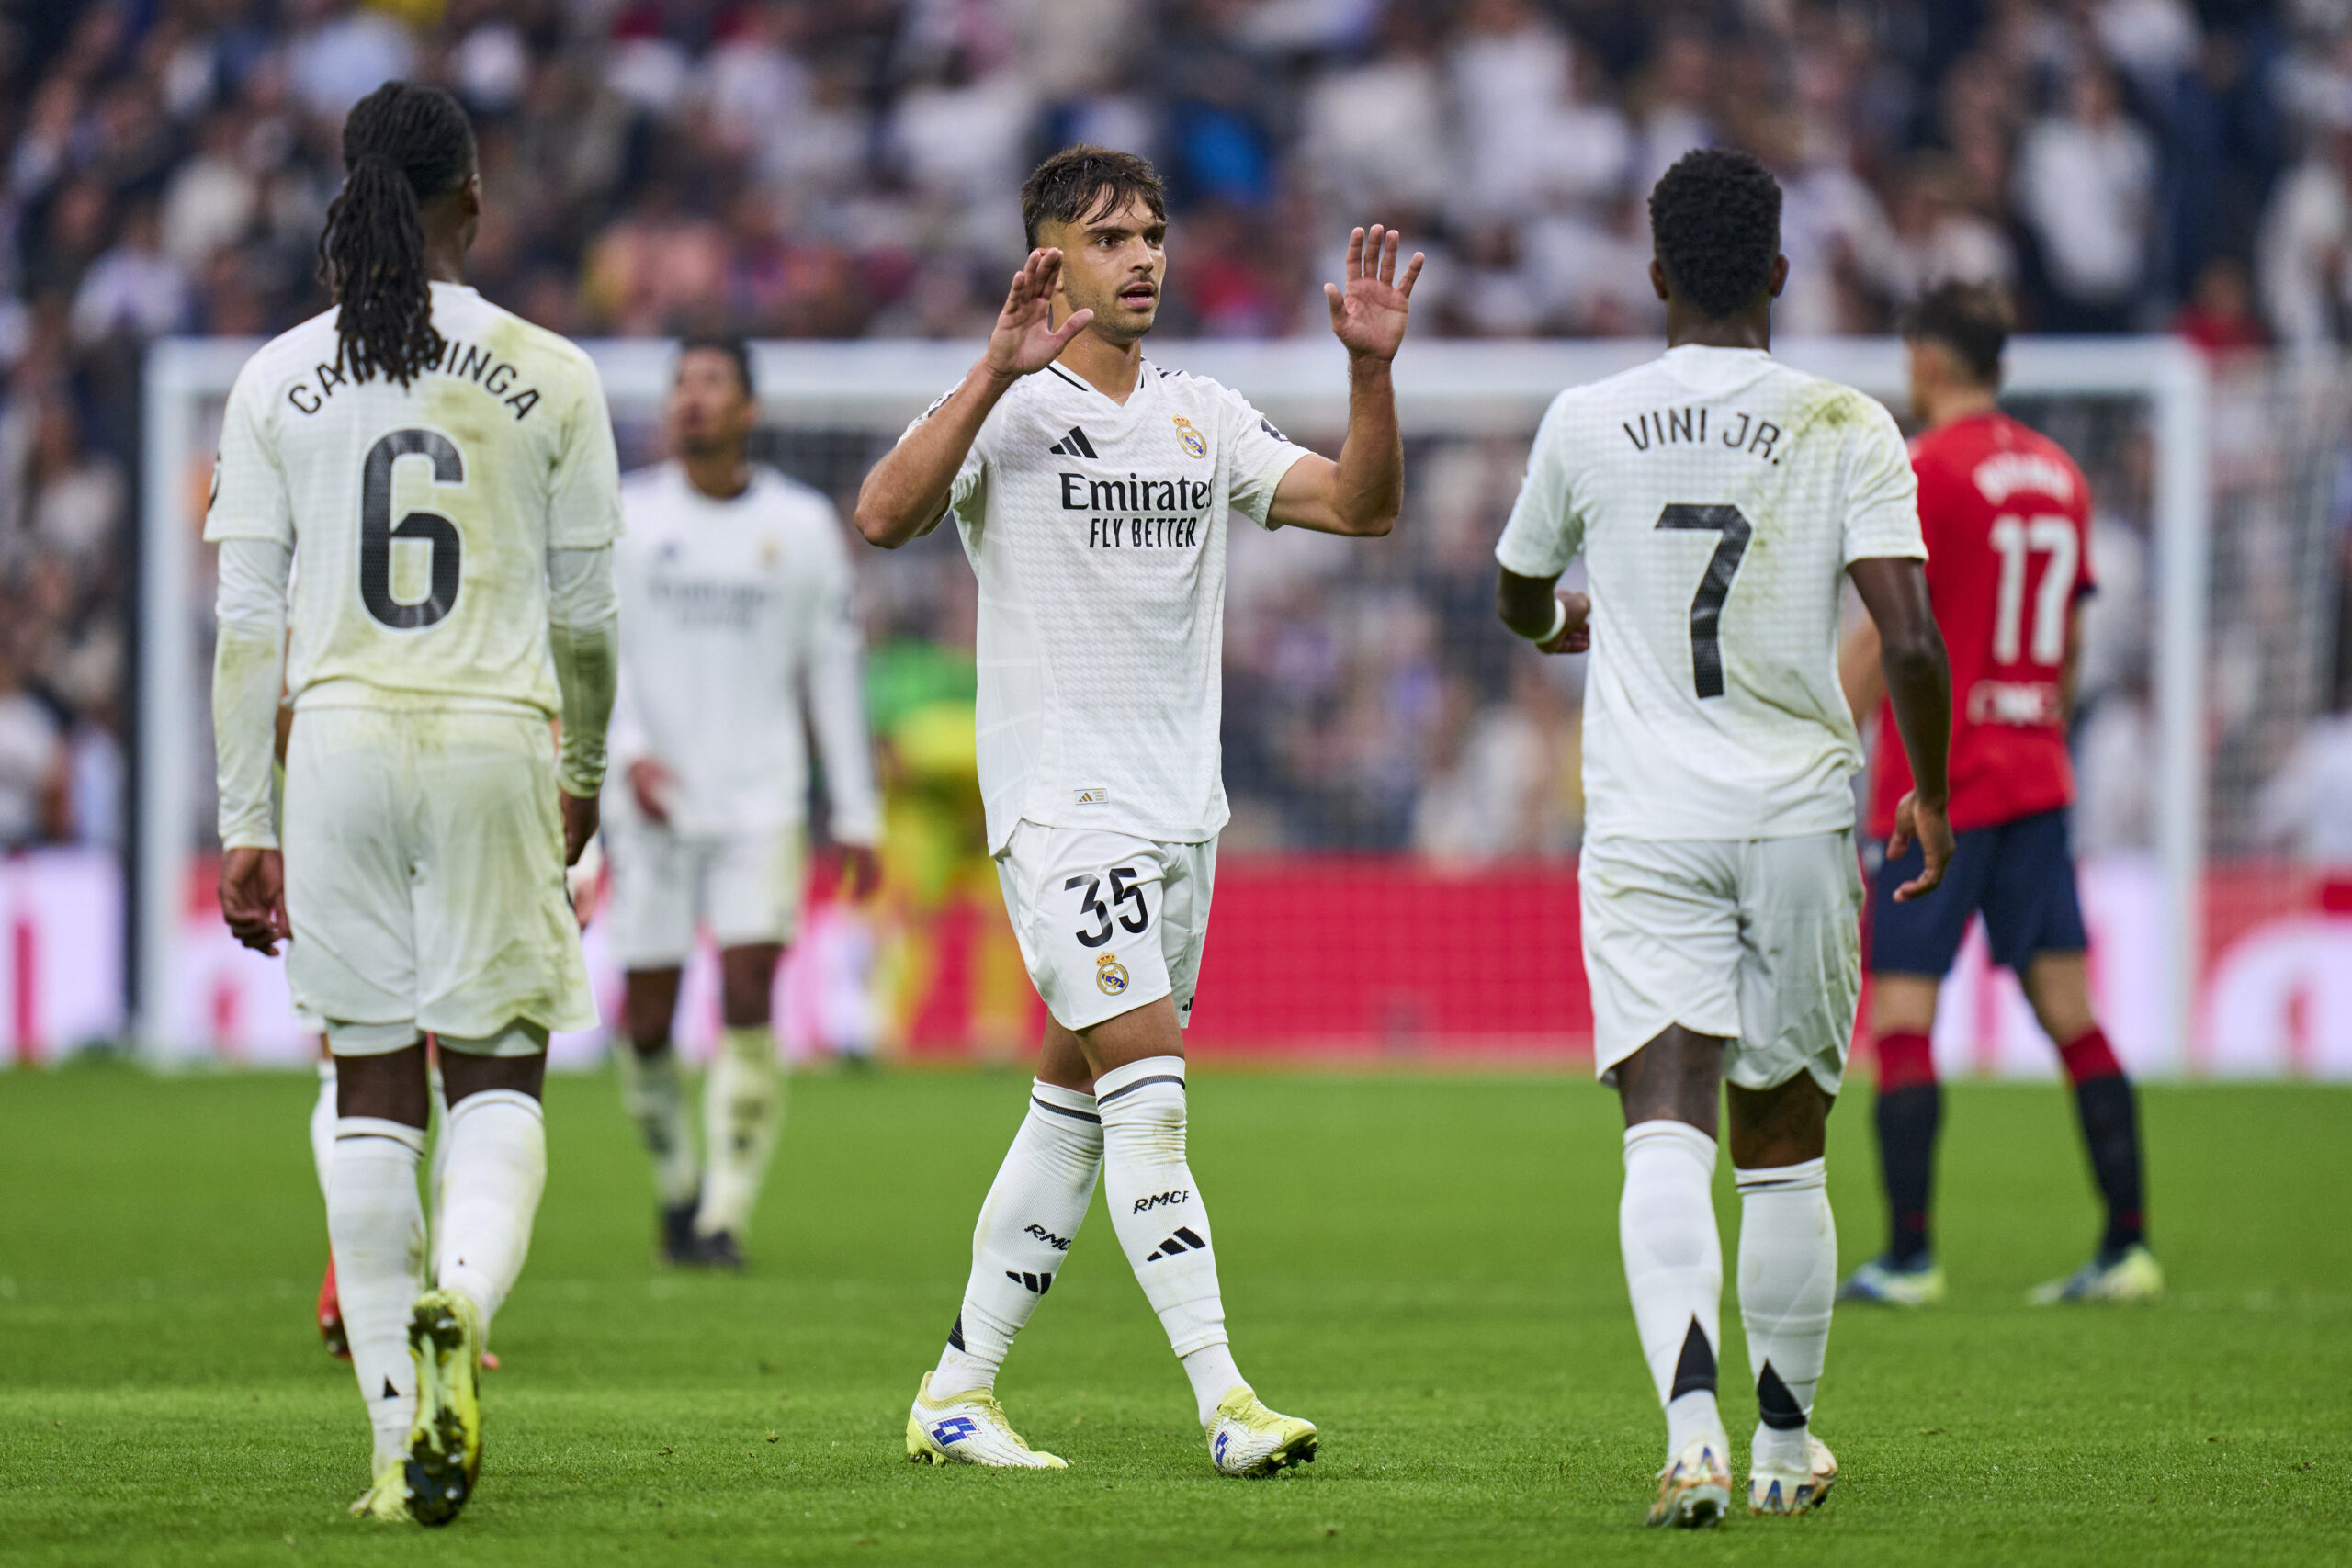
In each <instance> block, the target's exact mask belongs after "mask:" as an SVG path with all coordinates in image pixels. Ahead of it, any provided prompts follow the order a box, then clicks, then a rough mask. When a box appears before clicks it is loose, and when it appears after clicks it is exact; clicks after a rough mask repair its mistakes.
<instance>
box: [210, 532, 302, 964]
mask: <svg viewBox="0 0 2352 1568" xmlns="http://www.w3.org/2000/svg"><path fill="white" fill-rule="evenodd" d="M293 564H294V552H293V549H292V548H291V547H289V546H288V545H287V544H286V543H284V542H283V541H282V540H278V539H264V538H249V537H232V538H226V539H223V540H221V541H220V585H219V590H218V592H217V594H216V596H215V599H214V603H213V611H214V615H215V616H216V618H217V619H218V621H219V623H220V636H219V640H218V641H217V642H216V643H215V644H214V646H213V652H212V733H213V746H214V752H215V755H216V757H217V760H218V764H219V771H218V774H217V782H218V784H219V786H220V847H221V850H222V855H221V861H220V913H221V917H222V918H223V919H226V920H227V921H228V924H229V930H230V932H231V934H232V935H234V936H235V937H236V939H237V940H238V941H239V942H243V943H244V945H245V946H247V947H250V948H252V949H254V951H255V952H258V953H269V954H272V955H273V956H274V955H275V954H276V953H277V944H278V943H279V942H282V941H284V940H286V938H287V937H288V936H289V935H291V934H292V931H291V928H290V926H289V925H288V920H287V917H286V875H285V869H284V865H283V863H282V862H281V861H280V859H279V857H278V852H277V825H276V823H275V822H274V821H273V820H272V818H273V813H272V812H271V810H270V775H271V772H272V767H273V764H274V763H275V762H276V761H277V721H278V713H279V708H280V704H279V698H280V696H281V695H282V694H283V693H284V692H285V689H286V581H287V577H288V572H289V571H290V570H291V569H292V567H293Z"/></svg>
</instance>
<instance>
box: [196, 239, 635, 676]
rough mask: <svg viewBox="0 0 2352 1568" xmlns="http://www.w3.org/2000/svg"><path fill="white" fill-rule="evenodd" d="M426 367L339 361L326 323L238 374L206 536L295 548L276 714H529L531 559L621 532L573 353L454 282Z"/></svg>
mask: <svg viewBox="0 0 2352 1568" xmlns="http://www.w3.org/2000/svg"><path fill="white" fill-rule="evenodd" d="M432 288H433V325H434V328H435V331H437V332H438V333H440V334H441V337H442V342H443V348H442V354H441V358H440V361H439V363H438V364H437V365H436V366H435V367H433V368H430V369H427V370H426V371H424V373H423V374H422V375H419V376H417V377H416V378H413V380H411V381H410V383H409V384H408V385H407V386H406V387H402V386H401V384H400V383H399V382H397V381H395V380H392V379H391V378H389V377H387V376H384V375H382V374H380V373H379V374H378V375H377V376H375V377H373V378H370V379H368V380H367V381H355V380H353V379H352V378H350V377H349V376H348V375H347V374H346V373H345V371H344V370H343V368H342V366H341V357H340V355H339V352H338V345H337V343H336V340H335V331H334V328H335V312H334V311H333V310H330V311H328V312H327V313H326V314H324V315H322V316H313V317H312V318H311V320H309V321H305V322H303V323H302V324H301V325H300V326H299V327H296V328H294V329H293V330H292V331H290V332H288V333H283V334H281V335H280V336H278V337H276V338H273V339H271V340H270V342H269V343H267V344H265V345H264V346H263V347H262V349H261V350H260V352H258V353H257V354H255V355H254V356H253V358H251V359H250V360H248V361H246V362H245V367H244V368H243V370H242V371H240V372H239V373H238V376H237V380H236V385H235V386H234V387H233V388H232V389H231V390H230V393H229V405H228V409H227V411H226V412H225V413H224V415H223V417H222V423H221V432H220V461H219V463H218V465H217V466H216V467H215V468H214V469H213V478H212V487H213V488H212V502H211V506H210V508H209V511H208V513H207V515H206V517H205V523H204V536H205V537H206V538H207V539H212V540H219V539H239V538H258V539H273V540H277V541H279V542H282V543H285V544H288V545H291V546H292V547H293V548H294V559H295V572H294V581H293V586H292V590H291V595H290V596H291V606H290V611H289V615H288V621H289V625H290V626H291V629H292V637H291V641H290V645H289V647H288V653H287V665H286V682H287V688H288V692H289V693H290V694H291V695H292V698H293V702H294V705H295V706H296V707H297V708H298V709H299V708H301V707H305V706H317V705H336V706H346V707H348V706H362V707H413V706H428V707H476V708H488V709H492V710H498V709H507V710H522V709H528V710H531V711H535V712H537V713H542V714H545V715H547V716H549V717H553V716H556V714H557V713H558V712H559V710H560V697H559V694H558V693H557V690H556V680H555V666H554V663H553V660H551V658H550V657H549V654H548V562H547V555H548V550H549V549H550V548H558V549H596V548H600V547H604V546H606V545H609V544H611V543H612V542H613V540H614V539H616V537H618V536H619V534H620V531H621V513H620V494H619V481H620V470H619V465H618V463H617V462H616V459H615V457H614V452H613V427H612V422H611V420H610V418H609V417H608V416H607V415H606V413H605V389H604V386H603V384H602V383H601V382H600V381H599V380H598V379H597V378H596V367H595V366H594V364H593V363H592V362H591V361H590V360H589V358H588V356H587V355H586V354H584V353H582V351H581V350H580V349H579V348H578V347H577V346H575V345H574V344H571V343H568V342H566V341H565V340H564V339H562V338H560V337H558V336H557V335H556V334H555V333H550V332H547V331H545V330H543V329H541V328H539V327H535V326H533V325H532V324H531V323H530V322H528V321H524V320H523V319H522V318H521V317H519V316H516V315H513V314H511V313H509V312H508V311H505V310H500V309H499V308H498V307H497V306H495V305H492V304H491V303H490V302H489V301H488V300H486V299H483V298H482V297H481V295H479V294H477V293H475V292H474V291H473V290H472V289H470V288H465V287H463V286H461V285H458V284H453V283H435V284H434V285H433V286H432Z"/></svg>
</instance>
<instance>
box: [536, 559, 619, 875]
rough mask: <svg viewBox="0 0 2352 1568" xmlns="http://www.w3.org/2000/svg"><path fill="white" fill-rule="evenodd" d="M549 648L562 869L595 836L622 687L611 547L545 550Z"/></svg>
mask: <svg viewBox="0 0 2352 1568" xmlns="http://www.w3.org/2000/svg"><path fill="white" fill-rule="evenodd" d="M548 651H549V652H550V653H552V654H553V655H554V659H555V679H556V689H557V690H558V692H559V693H560V694H561V700H562V717H563V740H562V747H561V750H560V753H559V755H558V758H557V770H556V786H557V788H558V789H559V790H560V792H561V795H562V804H563V863H564V864H566V865H572V864H575V863H578V861H579V859H580V855H581V852H582V851H583V850H585V849H586V848H587V847H588V840H590V839H593V838H594V837H595V836H596V818H597V802H598V797H599V796H600V795H601V794H602V792H603V790H604V787H605V735H606V731H607V730H608V728H610V726H611V724H612V719H613V695H614V693H615V691H616V688H617V687H618V686H619V683H620V653H621V637H620V597H619V594H618V592H616V590H615V588H614V585H613V548H612V547H611V546H610V545H605V546H600V547H597V548H594V549H565V548H562V547H555V548H550V549H549V550H548Z"/></svg>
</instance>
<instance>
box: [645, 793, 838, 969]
mask: <svg viewBox="0 0 2352 1568" xmlns="http://www.w3.org/2000/svg"><path fill="white" fill-rule="evenodd" d="M607 798H610V796H609V795H608V796H607ZM806 842H807V840H806V834H805V831H804V829H802V828H801V827H800V826H799V825H798V824H797V823H793V824H787V825H786V826H784V827H781V828H772V829H762V830H759V831H756V832H748V833H675V832H673V831H671V830H670V829H667V828H664V827H661V826H658V825H657V824H655V823H651V822H646V821H642V820H624V821H608V822H607V823H606V824H605V864H606V865H607V866H608V867H610V868H611V872H612V903H611V905H610V907H609V908H607V909H606V910H605V931H606V933H607V936H608V940H609V941H610V942H612V952H613V957H614V959H615V960H616V962H617V963H618V964H620V965H621V967H622V968H624V969H674V968H677V967H678V966H679V965H681V964H684V963H685V961H686V957H687V955H688V954H689V953H693V952H694V947H695V924H696V923H697V922H700V923H702V924H705V925H707V926H708V927H709V928H710V935H711V940H712V941H714V942H718V945H719V946H720V947H722V948H727V947H753V946H758V945H760V944H762V943H765V942H791V941H792V939H793V938H794V937H795V936H797V935H798V934H799V931H800V907H801V901H802V899H803V897H804V896H805V894H806V891H807V887H808V881H809V871H808V861H809V857H808V851H807V849H806Z"/></svg>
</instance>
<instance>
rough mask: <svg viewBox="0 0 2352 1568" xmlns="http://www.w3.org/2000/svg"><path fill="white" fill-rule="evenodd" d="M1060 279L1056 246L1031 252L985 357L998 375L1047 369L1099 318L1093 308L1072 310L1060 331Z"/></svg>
mask: <svg viewBox="0 0 2352 1568" xmlns="http://www.w3.org/2000/svg"><path fill="white" fill-rule="evenodd" d="M1061 275H1062V254H1061V252H1059V251H1057V250H1055V249H1053V248H1052V247H1051V246H1043V247H1040V248H1039V249H1037V250H1034V251H1031V252H1030V253H1029V259H1028V260H1027V261H1026V262H1023V264H1022V266H1021V270H1020V271H1019V272H1016V273H1014V274H1013V275H1012V289H1011V290H1010V291H1009V292H1007V293H1006V295H1005V297H1004V309H1003V310H1000V311H999V312H997V318H996V330H995V331H994V332H992V333H989V349H988V353H987V355H985V356H984V358H985V362H986V363H987V365H988V367H989V369H990V370H992V371H994V372H995V373H996V374H997V375H999V376H1001V377H1003V378H1006V379H1007V380H1010V379H1012V378H1014V377H1016V376H1027V375H1031V374H1033V373H1035V372H1036V371H1039V370H1043V369H1044V368H1045V367H1046V366H1048V365H1051V364H1052V363H1053V362H1054V361H1055V360H1056V359H1057V358H1058V357H1059V356H1060V355H1061V352H1062V350H1063V349H1065V348H1068V347H1069V340H1070V339H1072V338H1074V337H1076V336H1077V335H1078V334H1079V333H1082V332H1084V331H1085V330H1086V323H1087V322H1089V321H1092V320H1093V319H1094V312H1093V311H1091V310H1072V311H1071V312H1070V313H1069V320H1068V321H1064V322H1062V324H1061V329H1060V330H1059V331H1058V332H1057V331H1056V330H1055V328H1054V285H1055V283H1056V282H1057V280H1058V279H1059V278H1060V277H1061Z"/></svg>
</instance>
